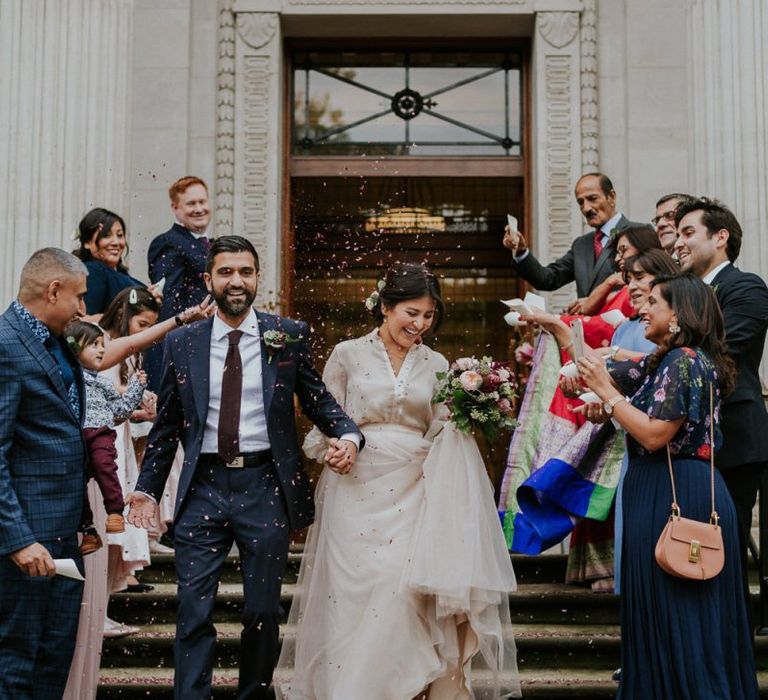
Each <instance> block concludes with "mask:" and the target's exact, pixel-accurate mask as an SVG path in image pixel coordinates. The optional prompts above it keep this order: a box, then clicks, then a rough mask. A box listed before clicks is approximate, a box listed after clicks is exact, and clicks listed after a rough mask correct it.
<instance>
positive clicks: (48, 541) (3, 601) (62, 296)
mask: <svg viewBox="0 0 768 700" xmlns="http://www.w3.org/2000/svg"><path fill="white" fill-rule="evenodd" d="M86 275H87V271H86V269H85V265H83V263H82V262H81V261H80V260H78V259H77V258H75V257H74V256H73V255H70V254H69V253H66V252H64V251H63V250H59V249H58V248H44V249H43V250H39V251H37V252H36V253H35V254H34V255H32V257H31V258H30V259H29V260H28V261H27V263H26V264H25V265H24V268H23V269H22V272H21V284H20V286H19V295H18V298H17V300H16V301H14V302H13V303H12V304H11V305H10V307H9V308H8V310H7V311H6V312H5V313H4V314H3V315H2V317H0V698H8V699H9V700H10V699H11V698H12V699H13V700H25V699H27V698H30V699H31V698H36V699H39V700H42V699H43V698H50V700H58V699H59V698H61V696H62V694H63V692H64V686H65V685H66V682H67V674H68V672H69V667H70V664H71V663H72V655H73V653H74V649H75V638H76V636H77V621H78V615H79V612H80V602H81V598H82V595H83V584H82V582H81V581H75V580H73V579H71V578H64V577H62V576H55V575H54V574H55V572H56V569H55V566H54V561H53V560H54V559H63V558H66V559H74V560H75V561H76V562H78V563H79V564H80V565H82V559H81V556H80V551H79V548H78V542H77V528H78V525H79V524H80V519H81V516H82V512H83V499H84V494H85V481H86V472H85V444H84V442H83V437H82V431H81V424H82V417H83V416H84V415H85V390H84V387H83V375H82V371H81V369H80V365H79V364H78V362H77V358H75V356H74V355H73V353H72V351H71V350H70V349H69V346H68V345H67V343H66V341H65V340H64V339H63V338H62V333H63V332H64V328H65V327H66V325H67V324H68V323H69V322H70V321H72V320H73V319H75V318H77V317H78V316H82V315H83V314H84V313H85V301H84V299H85V292H86Z"/></svg>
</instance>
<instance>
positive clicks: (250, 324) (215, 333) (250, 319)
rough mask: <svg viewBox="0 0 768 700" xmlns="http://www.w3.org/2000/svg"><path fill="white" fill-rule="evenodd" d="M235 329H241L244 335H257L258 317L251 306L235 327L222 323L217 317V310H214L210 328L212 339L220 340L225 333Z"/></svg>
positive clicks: (256, 336) (255, 336)
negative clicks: (214, 313)
mask: <svg viewBox="0 0 768 700" xmlns="http://www.w3.org/2000/svg"><path fill="white" fill-rule="evenodd" d="M236 330H237V331H242V332H243V333H244V334H245V335H252V336H253V337H254V338H258V337H259V319H258V317H257V316H256V311H255V309H254V308H253V307H251V310H250V312H249V313H248V315H247V316H246V317H245V318H244V319H243V321H242V323H241V324H240V325H239V326H238V327H237V328H232V326H228V325H227V324H226V323H224V321H222V320H221V318H219V314H218V312H216V315H215V316H214V317H213V328H212V329H211V337H212V338H213V339H214V340H217V341H218V340H221V339H222V338H223V337H224V336H225V335H226V334H227V333H229V332H230V331H236Z"/></svg>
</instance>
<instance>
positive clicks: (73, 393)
mask: <svg viewBox="0 0 768 700" xmlns="http://www.w3.org/2000/svg"><path fill="white" fill-rule="evenodd" d="M13 310H14V311H15V312H16V313H17V314H18V315H19V317H20V318H21V319H22V320H23V321H24V323H26V324H27V325H28V326H29V327H30V329H31V330H32V332H33V333H34V334H35V335H36V336H37V338H38V339H39V340H40V342H41V343H42V344H43V345H44V346H45V348H46V350H48V352H50V353H51V355H53V359H54V361H55V362H56V366H57V367H58V368H59V372H61V373H62V380H64V373H63V371H62V369H61V365H60V364H59V360H58V359H57V357H56V355H55V354H54V352H53V351H52V350H51V349H50V348H49V347H48V339H49V338H51V337H52V338H53V342H56V343H58V342H59V340H58V338H56V337H55V336H51V331H50V329H49V328H48V326H46V325H45V324H44V323H43V322H42V321H41V320H40V319H39V318H36V317H35V316H33V315H32V313H30V311H29V310H28V309H27V308H25V307H24V306H23V305H22V304H20V303H19V302H18V301H17V300H14V302H13ZM62 357H64V360H65V361H67V360H66V357H65V356H64V354H63V351H62ZM74 371H75V370H73V374H74ZM66 385H67V383H66V381H64V386H66ZM67 398H68V399H69V405H70V407H71V408H72V412H73V413H74V414H75V416H76V418H77V419H78V420H80V392H79V391H78V390H77V382H76V381H73V382H72V383H71V384H70V385H69V388H68V389H67Z"/></svg>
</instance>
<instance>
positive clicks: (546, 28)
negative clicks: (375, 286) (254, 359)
mask: <svg viewBox="0 0 768 700" xmlns="http://www.w3.org/2000/svg"><path fill="white" fill-rule="evenodd" d="M766 34H768V9H766V8H765V6H764V3H763V2H762V0H744V1H743V2H739V3H733V2H727V1H726V0H665V1H664V2H662V1H661V0H442V1H438V0H408V2H384V1H382V0H162V1H161V0H0V52H2V60H1V61H0V86H2V88H3V89H2V94H3V95H5V96H6V99H4V100H3V101H2V102H0V154H2V162H4V163H5V164H6V180H5V186H4V187H3V188H1V189H0V211H1V212H2V216H3V218H4V226H3V227H2V232H1V233H0V236H2V239H3V240H2V244H3V247H4V250H5V256H4V261H3V265H4V273H5V274H4V275H3V277H2V285H3V286H2V291H3V297H4V299H5V300H6V301H7V300H9V299H10V298H11V297H12V295H13V293H14V291H15V288H16V284H17V282H18V273H19V269H20V265H21V263H22V262H23V261H24V259H25V258H26V257H27V255H28V254H29V253H30V252H31V251H32V250H34V249H36V248H38V247H41V246H43V245H59V246H64V247H71V246H72V242H71V237H72V232H73V230H74V228H75V226H76V225H77V222H78V220H79V218H80V216H81V215H82V213H84V212H85V211H86V210H87V209H88V208H90V207H91V206H105V207H108V208H111V209H114V210H116V211H118V212H121V213H123V214H125V216H126V218H127V221H128V228H129V237H130V245H131V253H130V263H131V269H132V272H133V273H134V275H136V276H138V277H139V278H145V277H146V260H145V257H146V255H145V254H146V249H147V247H148V245H149V242H150V240H151V239H152V237H153V236H154V235H156V234H157V233H159V232H161V231H163V230H165V229H166V228H168V225H169V224H170V221H171V216H170V211H169V209H168V201H167V194H166V193H167V187H168V185H169V184H170V182H172V181H173V180H174V179H176V178H177V177H179V176H181V175H184V174H189V173H192V174H196V175H200V176H202V177H203V178H204V179H206V180H207V181H208V182H209V184H210V186H211V194H212V199H213V201H214V221H215V232H216V234H223V233H228V232H237V233H242V234H244V235H246V236H248V237H249V238H250V239H251V240H253V241H254V242H255V243H256V245H257V246H258V249H259V252H260V254H261V256H262V268H263V271H264V273H263V280H262V299H261V301H262V302H270V301H271V302H275V303H277V304H280V303H281V300H282V299H284V298H290V294H287V292H286V289H287V287H290V286H291V284H292V281H291V280H290V279H289V277H290V265H288V264H287V263H286V262H285V261H286V259H288V260H289V261H290V259H291V258H290V255H289V252H288V250H287V248H289V247H290V245H291V240H292V239H291V235H292V234H291V226H292V223H291V221H292V219H291V217H292V211H291V206H292V205H291V199H290V197H289V196H288V192H289V190H290V181H291V177H292V175H293V171H292V169H293V168H294V167H295V164H294V162H293V161H292V160H291V157H290V153H291V131H290V126H289V125H290V111H291V101H290V99H291V98H290V95H289V91H290V89H289V84H290V78H291V75H290V71H291V68H290V61H289V58H290V56H289V54H290V48H289V47H290V46H292V45H294V44H295V42H299V43H301V44H302V45H308V46H311V45H312V43H313V42H318V43H323V42H325V43H324V45H327V42H328V41H329V40H333V41H338V42H340V45H344V44H345V43H349V44H351V43H355V44H356V45H360V43H361V42H363V43H365V42H368V41H371V42H374V41H375V42H378V43H377V45H381V46H384V47H386V46H388V45H391V46H401V45H403V44H404V43H409V42H410V44H411V45H417V44H419V43H423V44H425V45H428V44H429V43H430V42H435V41H445V39H446V38H450V39H451V41H453V42H455V43H456V46H457V47H461V46H462V45H463V42H467V44H470V43H472V42H478V41H479V42H483V41H492V42H493V43H494V45H497V46H499V45H501V46H503V45H504V42H517V44H516V45H521V46H524V47H525V49H524V54H525V58H524V61H525V65H524V69H523V70H524V75H525V95H524V103H523V115H524V127H523V129H524V134H525V137H524V138H525V143H526V148H527V150H526V154H525V156H524V157H523V159H522V160H521V164H520V171H519V174H520V177H522V178H523V179H524V189H525V202H526V203H525V207H526V224H527V228H528V230H529V231H530V233H531V238H532V240H533V242H534V243H533V245H534V248H535V250H536V251H537V253H538V255H539V256H540V258H541V259H544V260H546V259H551V258H553V257H555V256H557V255H559V254H561V253H562V252H564V251H565V250H566V249H567V248H568V247H569V245H570V241H571V239H572V238H573V236H575V235H577V234H578V233H580V232H581V230H582V222H581V217H580V215H579V212H578V210H577V208H576V206H575V204H574V202H573V194H572V192H573V185H574V183H575V181H576V179H577V178H578V176H579V175H580V174H581V173H583V172H586V171H592V170H596V169H599V170H602V171H604V172H606V173H608V174H610V176H611V177H612V178H613V181H614V184H615V186H616V189H617V192H618V195H619V207H620V208H621V209H622V210H623V211H624V212H625V213H626V214H627V215H628V216H629V217H630V218H631V219H634V220H647V219H649V218H650V217H651V216H652V214H653V205H654V202H655V200H656V199H657V198H658V196H659V195H661V194H663V193H666V192H675V191H683V192H686V191H687V192H692V193H696V194H707V195H710V196H717V197H719V198H721V199H723V200H724V201H725V202H726V203H728V204H729V205H731V206H732V207H733V208H734V210H735V212H736V213H737V216H738V217H739V219H740V220H741V222H742V224H743V226H744V230H745V242H744V248H743V252H742V256H741V259H740V265H741V267H743V268H744V269H747V270H751V271H754V272H757V273H759V274H761V275H762V276H763V277H768V242H767V240H768V239H766V236H765V235H764V232H765V230H766V228H768V198H767V197H766V191H767V187H768V158H767V157H766V156H767V155H768V154H767V153H766V150H767V147H768V144H767V141H768V136H767V133H768V124H767V123H766V119H767V117H766V112H767V110H766V107H768V74H766V72H765V71H764V70H762V66H764V65H765V64H766V63H767V62H768V46H767V45H766V43H765V41H764V37H765V36H766ZM292 42H293V43H292ZM520 42H522V43H520ZM360 162H361V163H362V162H363V159H360ZM390 165H391V164H390ZM359 167H360V171H359V173H358V174H359V175H361V176H366V175H371V174H372V173H373V170H371V169H370V168H373V169H374V170H375V167H374V166H370V165H367V164H362V165H360V166H359ZM366 167H367V168H369V169H368V170H366ZM393 167H394V166H393ZM414 167H416V166H414ZM570 294H571V290H563V291H562V292H561V293H558V294H555V295H552V302H553V304H556V305H560V304H562V303H563V302H564V301H565V300H566V299H567V298H568V297H569V296H570ZM288 306H290V304H288Z"/></svg>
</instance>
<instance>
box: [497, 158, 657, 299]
mask: <svg viewBox="0 0 768 700" xmlns="http://www.w3.org/2000/svg"><path fill="white" fill-rule="evenodd" d="M575 195H576V203H577V204H578V205H579V209H580V210H581V214H582V216H583V217H584V220H585V221H586V222H587V224H588V225H589V226H590V227H592V229H593V230H592V231H591V232H589V233H585V234H584V235H582V236H579V237H578V238H576V239H575V240H574V241H573V244H572V245H571V247H570V248H569V250H568V252H567V253H566V254H565V255H563V256H562V257H561V258H558V259H557V260H555V261H554V262H552V263H549V265H542V264H541V263H540V262H539V261H538V260H537V259H536V256H535V255H533V253H531V251H530V250H528V245H527V243H526V241H525V238H524V236H523V234H522V233H520V232H519V231H511V230H510V229H509V227H508V226H507V227H506V229H505V232H504V238H503V244H504V247H505V248H508V249H509V250H511V251H512V253H513V260H512V264H513V265H514V268H515V270H516V272H517V274H518V275H520V277H522V278H523V279H524V280H526V281H527V282H530V283H531V284H532V285H533V286H534V287H535V288H536V289H541V290H544V291H553V290H555V289H560V288H561V287H564V286H565V285H566V284H570V283H571V282H576V294H577V296H578V297H579V298H578V299H577V300H576V302H574V303H573V304H572V305H571V306H570V307H569V309H568V313H572V314H576V313H580V312H581V311H582V308H581V307H582V305H583V303H584V301H585V299H586V297H587V296H589V293H590V292H591V291H592V290H593V289H594V288H595V287H596V286H597V285H598V284H600V283H601V282H602V281H603V280H605V279H606V278H607V277H609V276H610V275H611V274H613V272H615V268H614V264H613V254H612V252H611V249H610V248H609V246H608V244H609V243H610V242H611V240H612V239H613V238H614V237H615V236H616V234H617V233H620V232H621V231H623V230H625V229H627V228H630V227H642V226H647V224H640V223H635V222H632V221H629V220H628V219H627V218H626V217H625V216H624V214H622V213H621V212H619V211H617V210H616V190H614V189H613V183H612V182H611V180H610V179H609V178H608V176H607V175H604V174H603V173H588V174H586V175H582V177H581V178H579V181H578V182H577V183H576V188H575Z"/></svg>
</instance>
